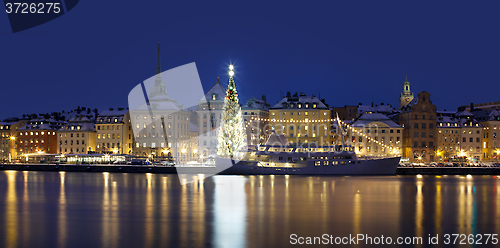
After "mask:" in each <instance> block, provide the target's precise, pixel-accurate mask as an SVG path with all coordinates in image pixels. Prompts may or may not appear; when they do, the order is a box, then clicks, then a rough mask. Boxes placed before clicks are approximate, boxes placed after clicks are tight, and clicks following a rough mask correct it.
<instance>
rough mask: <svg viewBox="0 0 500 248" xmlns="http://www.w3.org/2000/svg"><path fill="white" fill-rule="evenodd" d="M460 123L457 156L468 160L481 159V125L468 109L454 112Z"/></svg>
mask: <svg viewBox="0 0 500 248" xmlns="http://www.w3.org/2000/svg"><path fill="white" fill-rule="evenodd" d="M456 118H459V125H460V147H459V150H458V156H460V157H465V158H467V159H468V160H469V161H475V162H477V161H480V160H482V157H483V156H482V155H483V154H482V148H481V144H482V135H483V125H482V124H481V123H480V122H479V121H478V120H476V119H475V118H474V115H473V114H471V113H470V112H468V111H461V112H458V113H457V114H456Z"/></svg>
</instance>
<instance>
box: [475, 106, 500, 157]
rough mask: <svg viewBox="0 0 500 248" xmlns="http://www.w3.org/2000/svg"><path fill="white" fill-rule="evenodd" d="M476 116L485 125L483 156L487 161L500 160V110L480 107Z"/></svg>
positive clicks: (483, 131)
mask: <svg viewBox="0 0 500 248" xmlns="http://www.w3.org/2000/svg"><path fill="white" fill-rule="evenodd" d="M472 113H473V114H474V117H475V118H476V120H478V121H479V122H480V123H481V125H482V126H483V130H482V146H481V147H482V152H483V154H482V156H483V160H485V161H497V162H498V161H499V156H500V110H498V109H479V110H476V111H474V112H472Z"/></svg>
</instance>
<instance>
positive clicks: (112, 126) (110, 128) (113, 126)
mask: <svg viewBox="0 0 500 248" xmlns="http://www.w3.org/2000/svg"><path fill="white" fill-rule="evenodd" d="M97 130H101V126H100V125H97ZM102 130H120V125H103V126H102ZM129 130H130V127H129Z"/></svg>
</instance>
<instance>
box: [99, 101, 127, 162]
mask: <svg viewBox="0 0 500 248" xmlns="http://www.w3.org/2000/svg"><path fill="white" fill-rule="evenodd" d="M95 126H96V129H97V130H96V131H97V141H96V142H97V145H96V149H95V150H96V151H97V153H117V154H131V153H132V150H133V147H132V143H133V131H132V126H131V123H130V113H129V111H128V109H123V108H119V109H118V110H114V109H112V108H110V109H109V110H106V111H103V112H101V113H100V114H99V116H97V120H96V125H95Z"/></svg>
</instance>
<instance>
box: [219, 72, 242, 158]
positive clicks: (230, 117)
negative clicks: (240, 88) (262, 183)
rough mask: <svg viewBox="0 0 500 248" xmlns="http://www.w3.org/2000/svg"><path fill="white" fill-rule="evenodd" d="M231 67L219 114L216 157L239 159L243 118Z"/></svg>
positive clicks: (240, 155)
mask: <svg viewBox="0 0 500 248" xmlns="http://www.w3.org/2000/svg"><path fill="white" fill-rule="evenodd" d="M233 69H234V67H233V65H230V66H229V76H230V78H229V85H228V87H227V91H226V98H225V99H224V107H223V108H222V114H221V125H220V127H219V137H218V143H217V155H219V156H221V157H230V158H232V159H240V158H241V157H242V155H243V154H242V153H240V151H241V150H242V149H243V148H244V147H245V145H246V141H245V138H246V137H245V136H246V133H245V130H244V128H243V117H242V115H241V107H240V104H239V101H238V93H237V92H236V86H235V85H234V80H233V75H234V71H233Z"/></svg>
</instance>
